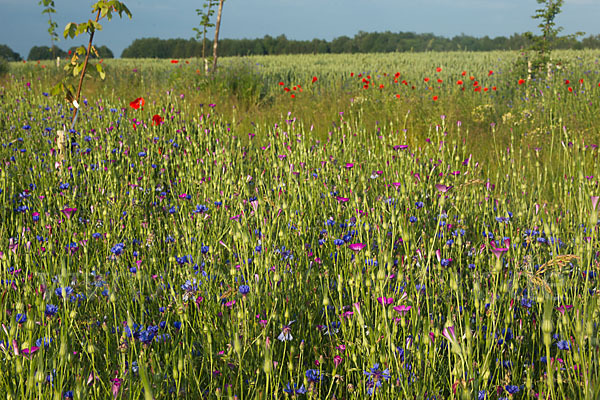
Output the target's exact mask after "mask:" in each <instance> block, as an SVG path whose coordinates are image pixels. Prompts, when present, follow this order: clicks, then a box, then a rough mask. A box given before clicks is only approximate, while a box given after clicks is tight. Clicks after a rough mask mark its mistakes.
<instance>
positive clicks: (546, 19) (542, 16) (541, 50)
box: [527, 0, 564, 72]
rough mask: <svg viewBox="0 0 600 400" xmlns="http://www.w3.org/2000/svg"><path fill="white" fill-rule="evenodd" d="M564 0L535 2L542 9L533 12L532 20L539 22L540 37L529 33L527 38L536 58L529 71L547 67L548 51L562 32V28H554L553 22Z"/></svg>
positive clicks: (538, 0)
mask: <svg viewBox="0 0 600 400" xmlns="http://www.w3.org/2000/svg"><path fill="white" fill-rule="evenodd" d="M563 1H564V0H537V2H538V4H541V5H542V6H543V7H542V8H539V9H537V10H535V14H534V15H533V16H532V18H533V19H537V20H540V21H541V22H540V23H539V25H538V28H540V30H541V35H539V36H534V35H533V34H532V33H531V32H528V33H527V36H528V37H529V38H530V39H531V40H532V41H533V45H532V47H531V49H532V50H534V51H535V52H536V53H537V56H536V57H535V58H534V59H533V60H530V61H531V69H532V70H535V71H538V72H539V71H541V70H543V69H544V68H546V66H547V65H548V62H549V61H550V51H551V49H552V47H553V44H554V42H555V40H556V37H557V36H558V34H559V33H560V31H562V27H556V23H555V22H554V20H555V19H556V16H557V15H558V14H560V11H561V7H562V5H563Z"/></svg>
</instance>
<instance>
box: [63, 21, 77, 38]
mask: <svg viewBox="0 0 600 400" xmlns="http://www.w3.org/2000/svg"><path fill="white" fill-rule="evenodd" d="M76 32H77V24H76V23H74V22H69V23H68V24H67V26H65V31H64V32H63V36H64V37H65V39H66V38H67V36H68V37H70V38H71V39H73V38H74V37H75V36H76V35H77V34H76Z"/></svg>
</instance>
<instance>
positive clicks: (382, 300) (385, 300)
mask: <svg viewBox="0 0 600 400" xmlns="http://www.w3.org/2000/svg"><path fill="white" fill-rule="evenodd" d="M377 301H378V302H379V304H382V305H384V306H389V305H390V304H392V303H393V302H394V299H393V298H392V297H378V298H377Z"/></svg>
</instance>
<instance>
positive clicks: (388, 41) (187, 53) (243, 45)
mask: <svg viewBox="0 0 600 400" xmlns="http://www.w3.org/2000/svg"><path fill="white" fill-rule="evenodd" d="M531 45H532V40H531V38H530V37H529V36H528V35H527V34H513V35H512V36H510V37H505V36H499V37H495V38H490V37H488V36H484V37H480V38H478V37H474V36H468V35H459V36H454V37H453V38H446V37H443V36H436V35H434V34H432V33H420V34H417V33H412V32H399V33H394V32H389V31H388V32H372V33H368V32H362V31H361V32H359V33H357V34H356V35H355V36H354V37H353V38H350V37H348V36H340V37H337V38H335V39H333V40H331V41H327V40H322V39H313V40H290V39H288V38H287V37H286V36H285V35H280V36H277V37H272V36H269V35H267V36H265V37H263V38H257V39H221V40H219V55H220V56H221V57H227V56H245V55H275V54H327V53H332V54H339V53H393V52H425V51H460V50H463V51H492V50H521V49H528V48H530V46H531ZM554 48H557V49H600V35H591V36H588V37H585V38H583V39H576V38H574V37H559V38H557V40H556V41H555V43H554ZM98 50H99V53H100V57H101V58H112V56H113V53H112V51H111V50H110V49H109V48H107V47H106V46H101V47H99V48H98ZM205 53H206V56H207V57H208V56H209V55H210V54H212V42H211V41H210V40H207V41H206V44H205ZM53 55H54V57H55V56H56V55H60V56H63V57H64V56H66V55H67V53H66V52H65V51H63V50H61V49H60V48H56V47H55V48H54V49H51V48H49V47H47V46H34V47H32V49H31V51H30V52H29V55H28V57H27V60H30V61H35V60H44V59H51V58H54V57H53ZM201 56H202V41H199V40H196V39H159V38H142V39H136V40H134V41H133V43H131V45H129V46H128V47H127V48H125V49H124V50H123V53H121V57H122V58H191V57H201ZM0 58H4V59H6V60H9V61H18V60H21V56H20V55H19V54H17V53H15V52H13V51H12V50H11V49H10V48H9V47H8V46H5V45H0Z"/></svg>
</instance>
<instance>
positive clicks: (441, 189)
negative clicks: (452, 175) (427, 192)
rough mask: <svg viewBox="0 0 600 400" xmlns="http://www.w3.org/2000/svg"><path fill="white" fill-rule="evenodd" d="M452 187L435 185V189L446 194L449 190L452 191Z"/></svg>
mask: <svg viewBox="0 0 600 400" xmlns="http://www.w3.org/2000/svg"><path fill="white" fill-rule="evenodd" d="M453 187H454V186H446V185H442V184H441V183H438V184H436V185H435V188H436V189H437V190H438V191H439V192H442V193H446V192H448V191H449V190H450V189H452V188H453Z"/></svg>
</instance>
